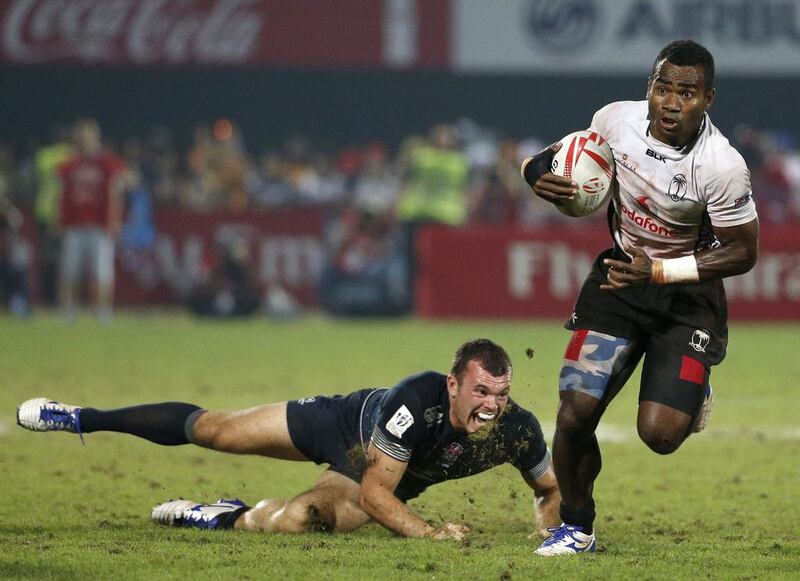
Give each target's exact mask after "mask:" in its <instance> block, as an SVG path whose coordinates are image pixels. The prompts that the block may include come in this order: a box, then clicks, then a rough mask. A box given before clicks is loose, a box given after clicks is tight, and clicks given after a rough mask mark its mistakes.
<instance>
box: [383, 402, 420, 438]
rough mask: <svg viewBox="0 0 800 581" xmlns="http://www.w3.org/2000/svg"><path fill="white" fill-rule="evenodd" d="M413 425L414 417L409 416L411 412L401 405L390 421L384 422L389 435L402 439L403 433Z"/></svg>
mask: <svg viewBox="0 0 800 581" xmlns="http://www.w3.org/2000/svg"><path fill="white" fill-rule="evenodd" d="M413 424H414V416H412V415H411V412H410V411H408V408H407V407H406V406H405V405H401V406H400V408H399V409H398V410H397V411H396V412H394V415H393V416H392V417H391V419H390V420H389V421H388V422H386V429H387V430H389V433H390V434H393V435H395V436H397V437H398V438H402V437H403V434H404V433H405V431H406V430H407V429H408V428H410V427H411V426H412V425H413Z"/></svg>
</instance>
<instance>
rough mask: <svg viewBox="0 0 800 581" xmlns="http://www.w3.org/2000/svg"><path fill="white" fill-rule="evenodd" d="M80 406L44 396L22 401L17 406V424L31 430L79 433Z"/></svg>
mask: <svg viewBox="0 0 800 581" xmlns="http://www.w3.org/2000/svg"><path fill="white" fill-rule="evenodd" d="M80 412H81V408H79V407H77V406H74V405H67V404H63V403H60V402H57V401H53V400H52V399H48V398H46V397H37V398H36V399H29V400H28V401H25V402H22V403H21V404H20V406H19V407H18V408H17V424H18V425H20V426H22V427H23V428H25V429H26V430H31V431H33V432H71V433H73V434H80V435H81V439H83V434H82V433H81V416H80Z"/></svg>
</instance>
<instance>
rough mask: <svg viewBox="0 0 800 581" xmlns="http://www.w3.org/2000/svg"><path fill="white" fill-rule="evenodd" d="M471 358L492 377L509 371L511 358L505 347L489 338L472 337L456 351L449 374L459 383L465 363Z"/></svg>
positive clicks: (464, 369) (465, 368) (465, 367)
mask: <svg viewBox="0 0 800 581" xmlns="http://www.w3.org/2000/svg"><path fill="white" fill-rule="evenodd" d="M473 360H474V361H477V362H478V363H479V364H480V366H481V367H483V368H484V369H485V370H486V371H488V372H489V373H491V374H492V375H493V376H494V377H500V376H501V375H505V374H506V373H510V372H511V358H510V357H509V356H508V353H506V350H505V349H503V348H502V347H500V345H498V344H496V343H494V342H492V341H490V340H489V339H473V340H472V341H467V342H466V343H464V344H463V345H461V347H459V348H458V350H457V351H456V354H455V357H453V366H452V368H451V369H450V375H452V376H453V377H455V378H456V379H457V380H458V381H459V383H460V382H461V378H462V377H463V375H464V372H465V371H466V370H467V364H468V363H469V362H470V361H473Z"/></svg>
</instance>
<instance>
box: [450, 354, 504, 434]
mask: <svg viewBox="0 0 800 581" xmlns="http://www.w3.org/2000/svg"><path fill="white" fill-rule="evenodd" d="M447 388H448V392H449V393H450V423H451V424H452V426H453V429H454V430H456V431H459V432H467V433H469V434H471V433H473V432H476V431H478V430H480V429H481V428H482V427H484V426H486V425H488V424H489V423H490V422H493V421H494V420H496V419H497V417H498V416H499V415H500V414H501V413H503V410H504V409H505V407H506V405H507V404H508V392H509V390H510V389H511V371H509V372H508V373H505V374H504V375H501V376H500V377H495V376H494V375H492V374H491V373H489V372H488V371H486V370H485V369H484V368H483V367H481V366H480V364H479V363H478V362H477V361H474V360H473V361H470V362H469V363H467V369H466V371H465V372H464V374H463V376H462V378H461V382H460V383H459V382H458V380H457V379H456V378H455V377H453V376H452V375H449V376H448V377H447Z"/></svg>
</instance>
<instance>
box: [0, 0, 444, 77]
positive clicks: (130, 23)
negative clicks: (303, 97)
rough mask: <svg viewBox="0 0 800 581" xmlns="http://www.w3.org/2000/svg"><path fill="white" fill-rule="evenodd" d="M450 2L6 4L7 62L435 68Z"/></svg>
mask: <svg viewBox="0 0 800 581" xmlns="http://www.w3.org/2000/svg"><path fill="white" fill-rule="evenodd" d="M448 7H449V2H448V0H336V1H330V0H0V31H1V32H0V34H2V37H1V38H0V41H1V42H0V62H4V63H14V64H41V63H50V64H54V63H55V64H72V65H76V64H77V65H103V66H120V65H123V66H124V65H128V66H149V65H182V66H185V65H226V66H230V65H264V66H289V67H294V66H312V67H331V66H366V67H415V66H421V67H437V66H443V65H445V63H446V59H447V47H448V46H449V37H448V34H447V33H446V32H447V21H448Z"/></svg>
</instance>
